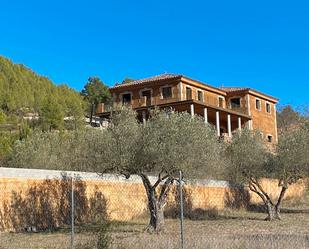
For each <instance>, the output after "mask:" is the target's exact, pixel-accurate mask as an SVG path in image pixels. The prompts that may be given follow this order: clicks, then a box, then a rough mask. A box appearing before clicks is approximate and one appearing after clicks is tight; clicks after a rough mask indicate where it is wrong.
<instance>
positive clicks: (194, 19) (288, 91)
mask: <svg viewBox="0 0 309 249" xmlns="http://www.w3.org/2000/svg"><path fill="white" fill-rule="evenodd" d="M0 27H1V30H0V54H1V55H3V56H6V57H9V58H11V59H12V60H13V61H14V62H17V63H23V64H25V65H27V66H28V67H30V68H32V69H33V70H34V71H36V72H37V73H39V74H42V75H45V76H47V77H49V78H51V79H52V80H53V81H54V82H56V83H67V84H68V85H70V86H71V87H73V88H76V89H77V90H81V88H82V87H83V85H84V84H85V82H86V80H87V78H88V77H89V76H99V77H100V78H101V79H102V80H103V81H104V82H105V83H106V84H108V85H113V84H114V83H115V82H120V81H122V79H123V78H124V77H130V78H135V79H139V78H143V77H148V76H152V75H157V74H161V73H164V72H169V73H180V74H184V75H186V76H188V77H191V78H194V79H198V80H200V81H203V82H206V83H208V84H211V85H214V86H221V85H224V86H246V87H251V88H254V89H257V90H260V91H262V92H265V93H268V94H270V95H273V96H275V97H278V98H279V99H280V102H281V104H293V105H295V106H298V105H303V104H308V103H309V101H308V96H309V1H298V0H294V1H286V2H285V1H283V0H281V1H271V0H268V1H264V0H259V1H250V0H246V1H237V0H235V1H228V0H225V1H216V0H212V1H207V0H206V1H195V0H187V1H181V0H177V1H176V0H172V1H168V0H165V1H162V0H155V1H150V0H144V1H134V0H130V1H129V0H128V1H117V0H109V1H105V0H101V1H99V0H97V1H92V0H88V1H79V0H75V1H70V0H62V1H60V0H52V1H42V0H40V1H34V0H28V1H24V0H23V1H22V0H20V1H18V0H16V1H12V0H1V2H0Z"/></svg>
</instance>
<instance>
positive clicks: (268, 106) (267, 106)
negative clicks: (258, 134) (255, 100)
mask: <svg viewBox="0 0 309 249" xmlns="http://www.w3.org/2000/svg"><path fill="white" fill-rule="evenodd" d="M266 112H268V113H270V104H269V103H266Z"/></svg>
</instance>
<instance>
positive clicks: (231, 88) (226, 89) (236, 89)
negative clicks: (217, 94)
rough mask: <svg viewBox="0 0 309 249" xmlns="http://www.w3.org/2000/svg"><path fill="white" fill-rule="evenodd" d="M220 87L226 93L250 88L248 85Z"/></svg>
mask: <svg viewBox="0 0 309 249" xmlns="http://www.w3.org/2000/svg"><path fill="white" fill-rule="evenodd" d="M220 89H221V90H223V91H225V92H227V93H232V92H239V91H247V90H250V88H248V87H220Z"/></svg>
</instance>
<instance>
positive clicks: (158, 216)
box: [147, 191, 164, 232]
mask: <svg viewBox="0 0 309 249" xmlns="http://www.w3.org/2000/svg"><path fill="white" fill-rule="evenodd" d="M149 194H150V195H151V199H150V200H149V199H148V209H149V212H150V220H149V225H148V227H147V231H148V232H159V231H161V230H162V228H163V226H164V209H163V207H162V205H161V203H159V201H158V200H157V198H156V196H155V193H154V191H151V193H149Z"/></svg>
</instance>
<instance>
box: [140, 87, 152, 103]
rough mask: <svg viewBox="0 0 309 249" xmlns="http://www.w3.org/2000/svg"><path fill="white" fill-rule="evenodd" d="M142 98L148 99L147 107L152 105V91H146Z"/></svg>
mask: <svg viewBox="0 0 309 249" xmlns="http://www.w3.org/2000/svg"><path fill="white" fill-rule="evenodd" d="M142 97H146V105H147V106H148V105H151V91H150V90H145V91H143V92H142Z"/></svg>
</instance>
